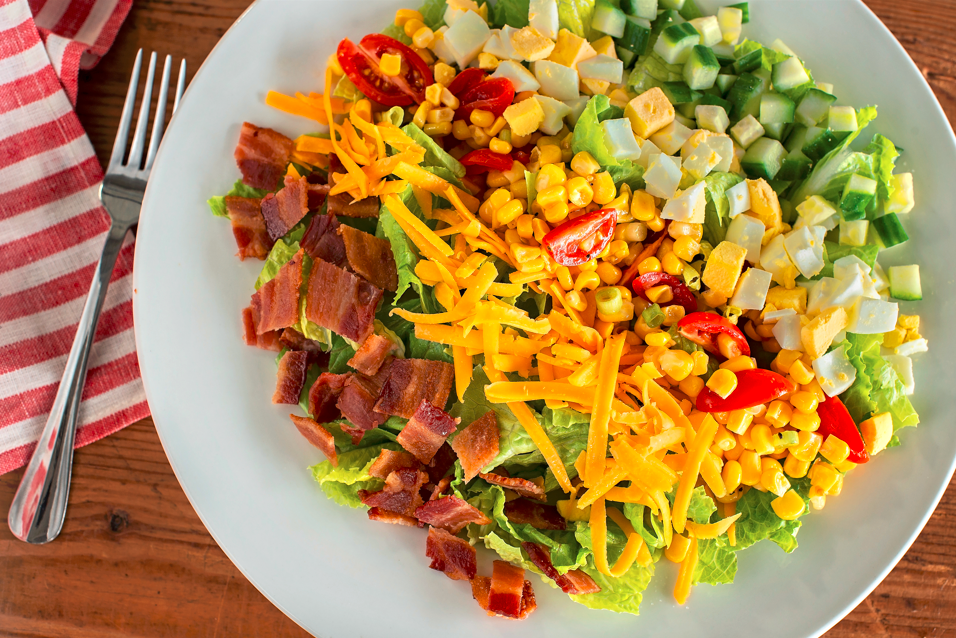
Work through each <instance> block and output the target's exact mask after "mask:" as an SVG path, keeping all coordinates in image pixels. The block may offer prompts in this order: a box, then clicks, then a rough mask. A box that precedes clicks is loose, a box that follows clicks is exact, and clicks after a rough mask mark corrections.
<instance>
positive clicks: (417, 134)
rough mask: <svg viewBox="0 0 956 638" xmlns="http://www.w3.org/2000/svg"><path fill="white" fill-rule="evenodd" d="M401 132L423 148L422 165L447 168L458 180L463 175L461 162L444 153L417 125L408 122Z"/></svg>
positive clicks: (463, 170)
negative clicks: (423, 157) (423, 158)
mask: <svg viewBox="0 0 956 638" xmlns="http://www.w3.org/2000/svg"><path fill="white" fill-rule="evenodd" d="M402 132H403V133H405V135H407V136H409V137H410V138H412V139H413V140H415V143H416V144H418V145H419V146H421V147H422V148H424V149H425V160H424V162H422V166H437V167H440V168H444V169H447V170H448V171H450V172H451V174H452V175H454V176H455V177H456V178H457V179H458V180H460V179H461V178H462V177H464V176H465V167H464V166H462V165H461V162H459V161H458V160H456V159H455V158H454V157H452V156H451V155H449V154H448V153H446V152H445V150H444V149H443V148H442V147H441V146H439V145H438V143H437V142H435V140H433V139H432V138H431V137H429V136H428V135H425V132H424V131H422V130H421V129H420V128H418V126H416V125H415V124H409V125H408V126H404V127H402ZM459 185H460V182H459Z"/></svg>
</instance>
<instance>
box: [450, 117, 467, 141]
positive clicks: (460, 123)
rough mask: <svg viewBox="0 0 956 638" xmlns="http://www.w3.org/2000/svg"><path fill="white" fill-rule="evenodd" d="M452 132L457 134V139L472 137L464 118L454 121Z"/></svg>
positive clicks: (463, 139)
mask: <svg viewBox="0 0 956 638" xmlns="http://www.w3.org/2000/svg"><path fill="white" fill-rule="evenodd" d="M451 134H452V135H454V136H455V139H456V140H459V141H462V142H463V141H465V140H467V139H470V138H471V131H469V130H468V125H467V124H465V121H464V120H455V121H454V122H453V123H452V127H451Z"/></svg>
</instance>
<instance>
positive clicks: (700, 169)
mask: <svg viewBox="0 0 956 638" xmlns="http://www.w3.org/2000/svg"><path fill="white" fill-rule="evenodd" d="M722 159H723V158H722V156H721V155H720V153H718V152H717V151H716V150H715V149H714V148H713V147H712V146H711V144H710V140H707V141H704V142H701V143H700V144H698V145H697V148H695V149H694V150H693V151H691V153H690V155H688V156H687V158H686V159H685V160H684V162H683V166H684V170H686V171H687V173H688V174H689V175H690V176H691V177H693V178H694V179H704V178H705V177H707V175H709V174H710V172H711V171H713V170H715V169H716V168H717V166H719V165H720V163H721V160H722ZM760 228H761V234H762V233H763V224H761V225H760Z"/></svg>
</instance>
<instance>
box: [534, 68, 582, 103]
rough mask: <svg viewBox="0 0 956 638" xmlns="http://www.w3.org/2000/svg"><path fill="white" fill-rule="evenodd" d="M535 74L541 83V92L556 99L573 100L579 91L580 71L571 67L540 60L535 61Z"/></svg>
mask: <svg viewBox="0 0 956 638" xmlns="http://www.w3.org/2000/svg"><path fill="white" fill-rule="evenodd" d="M534 76H535V78H536V79H537V80H538V82H539V83H540V84H541V94H542V95H547V96H548V97H553V98H554V99H556V100H572V99H574V98H576V97H577V96H578V95H579V93H578V81H579V78H578V72H577V71H575V70H574V69H572V68H571V67H568V66H564V65H563V64H558V63H557V62H551V61H550V60H539V61H537V62H535V63H534Z"/></svg>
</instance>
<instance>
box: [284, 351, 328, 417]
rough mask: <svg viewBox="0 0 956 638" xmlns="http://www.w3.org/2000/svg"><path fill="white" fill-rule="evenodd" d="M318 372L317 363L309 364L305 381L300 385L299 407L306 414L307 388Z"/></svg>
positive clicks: (307, 402)
mask: <svg viewBox="0 0 956 638" xmlns="http://www.w3.org/2000/svg"><path fill="white" fill-rule="evenodd" d="M276 363H277V364H278V360H276ZM320 374H322V368H321V367H319V366H317V365H312V366H309V369H308V370H306V373H305V383H304V384H303V385H302V392H300V393H299V407H300V408H302V411H303V412H305V413H306V414H309V390H310V389H311V388H312V384H314V383H315V380H316V379H318V378H319V375H320Z"/></svg>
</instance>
